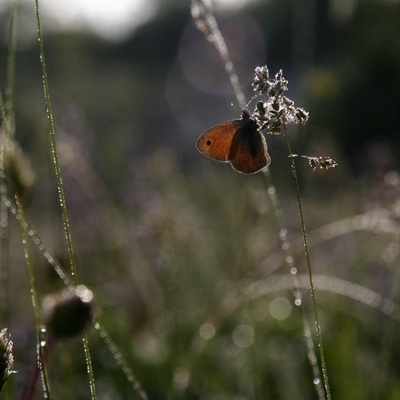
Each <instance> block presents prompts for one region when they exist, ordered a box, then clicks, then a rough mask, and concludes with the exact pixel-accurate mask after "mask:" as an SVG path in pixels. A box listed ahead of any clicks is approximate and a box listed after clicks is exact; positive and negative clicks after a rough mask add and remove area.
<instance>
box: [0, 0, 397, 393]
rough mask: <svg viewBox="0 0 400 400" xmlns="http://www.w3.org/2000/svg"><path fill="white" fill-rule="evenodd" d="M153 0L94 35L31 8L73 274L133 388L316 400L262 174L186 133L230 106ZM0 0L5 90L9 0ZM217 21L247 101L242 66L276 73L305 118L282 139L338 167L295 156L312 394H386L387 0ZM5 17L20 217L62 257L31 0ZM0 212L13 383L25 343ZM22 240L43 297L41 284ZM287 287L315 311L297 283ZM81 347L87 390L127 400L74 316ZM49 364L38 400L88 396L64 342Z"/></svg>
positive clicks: (392, 136)
mask: <svg viewBox="0 0 400 400" xmlns="http://www.w3.org/2000/svg"><path fill="white" fill-rule="evenodd" d="M43 3H45V2H43ZM152 4H153V7H154V8H153V14H152V15H151V17H149V16H148V17H146V19H145V20H143V22H142V23H141V24H139V25H138V26H137V27H136V28H135V29H134V30H132V32H129V30H128V31H126V32H125V34H120V35H119V36H117V37H113V38H107V37H105V36H106V32H104V34H103V35H99V34H98V32H101V28H100V29H99V25H97V26H96V32H97V33H96V32H93V31H91V30H90V29H89V28H88V29H83V28H81V29H67V28H65V27H62V29H57V24H58V23H57V21H58V20H61V21H62V14H58V15H54V14H53V15H52V14H50V13H46V12H44V13H43V15H42V22H43V26H44V29H45V36H44V44H45V51H46V62H47V67H48V77H49V84H50V94H51V99H52V105H53V111H54V116H55V121H56V135H57V142H58V149H59V152H60V161H61V166H62V174H63V181H64V185H65V192H66V197H67V206H68V211H69V216H70V223H71V229H72V239H73V244H74V250H75V253H76V256H77V260H78V268H79V279H80V281H81V282H82V283H84V284H86V285H88V286H89V287H90V288H91V289H92V290H93V291H94V293H95V296H96V304H97V307H98V308H97V315H98V317H99V319H100V320H101V321H102V323H103V324H104V326H105V327H106V329H108V330H109V331H110V334H111V336H112V337H113V338H114V340H115V341H116V343H117V345H118V346H119V348H120V349H121V352H122V353H123V354H124V356H125V357H126V358H127V359H128V362H129V364H130V365H131V366H132V369H133V371H134V373H135V375H136V376H137V378H138V379H139V381H140V382H141V383H142V385H143V386H144V388H145V390H146V392H147V393H148V395H149V397H150V399H152V400H153V399H154V400H157V399H241V400H242V399H267V398H269V399H314V398H317V397H316V394H315V390H314V387H313V384H312V379H313V376H312V373H311V370H310V367H309V365H308V362H307V351H306V346H305V341H304V338H303V336H302V325H301V315H300V313H299V310H298V309H296V308H294V307H293V305H292V294H291V286H290V281H288V279H287V274H288V272H289V271H288V270H287V267H286V266H285V263H284V259H283V257H284V254H283V252H282V250H281V248H280V246H281V243H280V240H279V227H278V224H277V221H276V217H275V215H274V213H273V209H272V206H271V203H270V200H269V198H268V196H267V194H266V187H265V184H264V183H263V180H262V179H261V174H256V175H252V176H245V175H242V174H238V173H236V172H235V171H233V170H232V169H231V168H230V167H229V166H227V165H224V164H220V163H215V162H212V161H211V160H209V159H206V158H205V157H203V156H202V155H201V154H200V153H198V152H197V150H196V148H195V143H196V140H197V138H198V136H199V135H200V134H201V133H202V132H203V131H205V130H206V129H208V128H209V127H211V126H212V125H215V124H217V123H219V122H222V121H224V120H229V119H234V118H237V117H238V116H239V115H240V109H238V106H237V105H236V104H235V98H234V95H233V92H232V89H231V87H230V83H229V79H228V76H227V75H226V73H225V71H224V68H223V65H222V62H221V60H220V58H219V56H218V53H217V52H216V50H215V49H214V47H213V46H212V44H210V43H209V42H207V40H206V39H205V37H204V36H203V35H202V34H201V33H200V32H199V31H198V30H196V28H195V26H194V23H193V21H192V19H191V16H190V2H189V1H172V0H170V1H168V2H164V1H158V2H156V1H153V2H152ZM43 9H45V7H44V6H43ZM0 11H1V14H0V26H1V28H0V29H1V39H2V40H1V48H0V56H1V63H0V83H1V86H2V88H4V87H5V85H6V66H7V63H6V55H7V41H8V21H9V12H10V11H9V8H8V5H7V3H5V6H3V7H2V8H1V9H0ZM61 12H62V10H60V13H61ZM215 14H216V18H217V21H218V23H219V26H220V29H221V31H222V34H223V36H224V38H225V40H226V43H227V46H228V48H229V50H230V52H231V56H232V59H233V62H234V66H235V68H236V70H237V73H238V75H239V78H240V82H241V84H242V87H243V90H244V92H245V93H246V95H247V98H248V99H250V98H251V96H252V95H253V92H252V90H251V81H252V79H253V76H254V69H255V67H256V66H261V65H264V64H267V65H268V67H269V69H270V72H271V75H274V74H275V73H276V72H277V71H278V70H279V69H283V73H284V76H285V77H286V78H287V79H288V80H289V92H288V97H290V98H291V99H293V100H295V103H296V106H299V107H303V108H305V109H306V110H307V111H309V112H310V120H309V123H308V124H307V125H306V126H305V127H296V128H289V130H288V133H289V137H290V141H291V143H292V148H293V151H294V152H295V153H299V154H307V155H312V156H328V155H329V156H331V157H333V158H334V159H335V160H336V161H338V162H339V166H338V167H336V168H335V169H332V170H329V171H316V172H313V171H312V170H311V169H309V167H308V166H307V164H306V161H303V160H301V159H299V161H298V163H297V164H298V168H299V178H300V184H301V191H302V199H303V201H304V204H303V205H304V212H305V218H306V226H307V229H308V232H309V234H310V245H311V259H312V262H313V269H314V274H315V277H316V282H317V302H318V306H319V309H320V313H321V323H322V329H323V335H324V344H325V346H326V359H327V366H328V375H329V381H330V384H331V390H332V396H333V398H335V399H352V400H353V399H393V400H395V399H398V398H399V396H400V384H399V350H400V348H399V347H400V341H399V335H398V333H399V329H398V319H399V310H398V304H399V289H398V279H399V268H398V266H399V265H398V262H399V217H400V203H399V186H400V176H399V168H398V167H399V165H398V154H399V153H398V151H399V126H400V124H399V105H400V101H399V100H400V99H399V97H400V90H399V89H400V85H399V49H398V43H399V42H398V41H399V3H398V2H397V1H389V0H387V1H386V0H379V1H378V0H376V1H372V0H352V1H340V0H335V1H334V0H330V1H328V0H305V1H301V2H300V1H283V0H270V1H258V2H257V1H252V2H248V3H243V4H242V5H241V6H238V5H237V6H236V7H225V8H221V9H218V8H217V9H216V10H215ZM99 24H100V27H101V22H99ZM18 32H19V40H18V48H17V54H16V71H15V73H16V81H15V84H16V87H15V96H14V103H15V104H14V108H15V122H16V131H15V132H16V140H17V141H18V142H19V143H20V145H21V148H22V150H23V152H24V157H25V161H26V162H29V163H30V167H28V169H29V170H30V171H31V172H33V173H34V175H35V182H34V184H33V186H32V188H31V190H30V193H29V202H28V203H27V210H26V214H27V217H28V218H29V219H30V220H31V221H32V223H33V224H34V225H35V227H36V228H37V229H38V231H39V233H40V234H41V236H42V237H43V238H44V240H45V241H46V243H48V245H49V246H50V248H51V249H52V250H53V252H54V254H55V255H56V256H57V257H59V258H60V259H61V260H65V259H66V249H65V244H64V239H63V232H62V222H61V215H60V210H59V207H58V198H57V191H56V186H55V179H54V172H53V170H52V163H51V155H50V148H49V143H48V140H49V138H48V126H47V121H46V116H45V112H44V100H43V91H42V80H41V72H40V63H39V50H38V46H37V40H36V38H35V33H34V32H35V20H34V9H33V4H30V3H25V2H21V4H20V14H19V17H18ZM232 103H233V106H232ZM254 104H255V102H253V103H252V104H250V106H249V107H250V108H252V107H253V106H254ZM267 142H268V146H269V151H270V154H271V158H272V164H271V167H270V169H271V174H272V179H273V181H274V183H275V185H276V187H277V192H278V196H279V197H280V200H281V203H282V209H283V214H284V215H283V216H284V220H285V223H286V225H287V227H288V232H289V239H290V241H291V243H292V247H293V253H294V257H295V265H296V267H297V268H298V270H299V273H300V274H306V265H305V261H304V254H303V253H302V241H301V231H300V225H299V221H298V220H299V218H298V213H297V204H296V200H295V192H294V188H293V183H292V178H291V175H290V166H289V162H288V159H287V150H286V147H285V143H284V140H283V138H282V137H280V136H279V137H267ZM10 223H11V224H10V269H11V271H10V302H11V303H10V324H9V329H10V331H11V333H12V339H13V341H14V347H15V351H16V368H15V369H16V370H18V374H16V377H15V381H16V384H17V393H18V392H19V391H20V388H21V386H22V385H23V382H24V380H25V379H26V376H27V375H28V374H29V371H30V368H31V367H32V364H33V362H34V360H35V345H34V324H33V316H32V311H31V305H30V299H29V289H28V279H27V276H26V267H25V265H24V260H23V249H22V245H21V243H20V242H21V240H20V234H19V228H18V224H17V223H16V222H15V221H14V220H12V219H11V221H10ZM33 252H34V257H35V261H36V262H35V268H36V271H37V274H38V281H39V287H40V290H41V292H42V293H43V295H44V294H47V293H50V292H54V291H56V290H58V289H60V288H61V287H62V283H61V282H60V281H59V279H58V278H57V277H56V276H55V274H54V273H53V272H52V270H51V268H50V267H49V266H47V265H46V263H45V260H44V257H43V255H42V254H41V253H40V251H38V250H37V249H33ZM65 264H66V265H68V263H67V262H65ZM300 276H301V277H303V275H300ZM302 279H303V278H302ZM302 282H303V280H302ZM346 282H347V283H346ZM353 284H355V285H360V286H353ZM341 285H344V286H343V287H344V289H343V287H342V286H341ZM257 288H258V289H257ZM302 289H303V290H304V296H305V297H304V309H305V315H306V317H307V318H309V321H310V324H311V325H312V326H313V322H312V321H313V319H312V309H311V304H310V301H309V291H308V289H307V278H306V277H304V287H302ZM364 289H365V290H366V289H369V290H370V292H368V291H366V292H363V291H362V290H364ZM258 290H260V292H259V291H258ZM373 292H375V293H378V294H380V295H381V296H382V298H381V299H380V300H379V298H375V297H374V296H373ZM16 293H18V295H17V296H16ZM354 298H355V299H358V300H354ZM384 299H387V303H385V300H384ZM378 300H379V301H378ZM392 302H394V304H397V306H395V305H393V303H392ZM385 305H386V306H385ZM91 348H92V357H93V362H94V373H95V376H96V380H97V387H98V392H99V393H98V398H99V399H128V398H129V399H131V398H135V397H134V392H133V390H132V388H131V387H130V385H129V383H128V382H127V381H126V379H125V378H124V376H123V374H122V372H121V370H120V369H119V368H118V366H117V364H116V362H115V361H114V360H113V359H112V357H111V356H110V354H109V352H108V350H107V348H106V346H105V345H104V343H103V342H102V341H101V339H100V338H99V337H98V336H97V335H96V334H95V333H94V331H92V332H91ZM49 372H50V377H51V381H52V382H53V385H52V389H53V393H54V398H57V399H69V398H74V399H86V398H89V389H88V381H87V375H86V372H85V364H84V355H83V350H82V347H81V345H80V343H79V341H77V342H73V341H72V342H66V343H62V344H60V345H59V346H58V348H57V351H56V352H55V354H54V356H53V358H52V359H51V361H50V367H49Z"/></svg>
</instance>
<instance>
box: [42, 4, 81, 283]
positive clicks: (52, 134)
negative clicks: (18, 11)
mask: <svg viewBox="0 0 400 400" xmlns="http://www.w3.org/2000/svg"><path fill="white" fill-rule="evenodd" d="M35 10H36V26H37V34H38V41H39V49H40V65H41V68H42V81H43V91H44V100H45V106H46V116H47V120H48V123H49V129H50V145H51V152H52V156H53V163H54V170H55V174H56V179H57V190H58V196H59V201H60V207H61V214H62V219H63V225H64V234H65V239H66V241H67V248H68V255H69V262H70V267H71V275H72V277H73V279H74V282H75V285H76V286H77V285H78V275H77V269H76V264H75V256H74V250H73V247H72V237H71V230H70V227H69V220H68V213H67V205H66V199H65V194H64V187H63V182H62V176H61V168H60V162H59V157H58V151H57V144H56V129H55V123H54V118H53V112H52V108H51V101H50V92H49V83H48V79H47V69H46V61H45V57H44V45H43V36H42V27H41V22H40V12H39V0H35Z"/></svg>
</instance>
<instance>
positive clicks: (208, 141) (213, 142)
mask: <svg viewBox="0 0 400 400" xmlns="http://www.w3.org/2000/svg"><path fill="white" fill-rule="evenodd" d="M242 123H243V121H242V120H240V119H235V120H233V121H227V122H223V123H222V124H219V125H216V126H214V127H212V128H210V129H209V130H208V131H206V132H204V133H203V134H202V135H201V136H200V137H199V139H198V140H197V148H198V150H199V151H200V153H203V154H204V155H205V156H207V157H209V158H212V159H213V160H217V161H223V162H228V161H229V160H230V159H229V154H230V149H231V144H232V140H233V138H234V136H235V133H236V131H237V130H238V129H239V128H240V127H241V126H242Z"/></svg>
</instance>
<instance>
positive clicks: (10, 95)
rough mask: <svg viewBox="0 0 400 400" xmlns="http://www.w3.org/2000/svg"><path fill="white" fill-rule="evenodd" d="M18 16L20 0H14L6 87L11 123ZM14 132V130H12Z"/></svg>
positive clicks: (6, 104)
mask: <svg viewBox="0 0 400 400" xmlns="http://www.w3.org/2000/svg"><path fill="white" fill-rule="evenodd" d="M17 16H18V0H14V1H13V6H12V9H11V13H10V26H9V39H8V54H7V78H6V82H7V86H6V89H5V96H6V98H5V105H4V108H5V111H6V114H7V117H8V118H9V119H10V123H11V122H12V124H13V125H14V85H15V58H16V57H15V54H16V49H17ZM11 134H12V135H13V134H14V131H13V130H12V131H11Z"/></svg>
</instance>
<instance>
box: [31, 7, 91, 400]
mask: <svg viewBox="0 0 400 400" xmlns="http://www.w3.org/2000/svg"><path fill="white" fill-rule="evenodd" d="M35 11H36V27H37V34H38V41H39V52H40V65H41V68H42V81H43V92H44V100H45V107H46V116H47V120H48V123H49V133H50V144H51V151H52V156H53V164H54V170H55V174H56V180H57V190H58V195H59V201H60V207H61V214H62V220H63V225H64V234H65V239H66V242H67V248H68V255H69V262H70V267H71V275H72V278H73V280H74V283H75V286H77V285H78V275H77V268H76V263H75V256H74V250H73V246H72V236H71V230H70V226H69V219H68V213H67V205H66V198H65V193H64V187H63V182H62V176H61V168H60V163H59V157H58V150H57V144H56V131H55V123H54V118H53V112H52V108H51V101H50V91H49V82H48V78H47V68H46V61H45V55H44V45H43V33H42V27H41V21H40V10H39V0H35ZM83 348H84V353H85V360H86V369H87V372H88V377H89V386H90V392H91V398H92V400H95V399H96V398H97V395H96V388H95V381H94V375H93V368H92V362H91V357H90V350H89V345H88V340H87V337H86V336H85V337H84V338H83Z"/></svg>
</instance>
